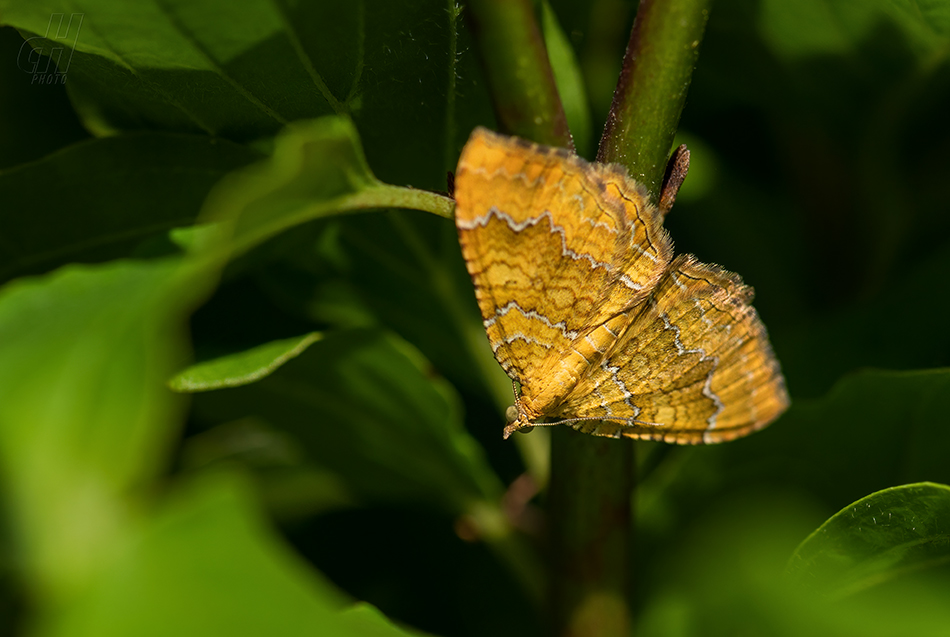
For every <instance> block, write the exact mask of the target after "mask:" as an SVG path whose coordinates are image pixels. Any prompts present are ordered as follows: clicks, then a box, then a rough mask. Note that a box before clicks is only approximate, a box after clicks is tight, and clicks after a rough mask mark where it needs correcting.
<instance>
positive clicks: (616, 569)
mask: <svg viewBox="0 0 950 637" xmlns="http://www.w3.org/2000/svg"><path fill="white" fill-rule="evenodd" d="M633 466H634V462H633V444H632V443H631V442H630V441H629V440H613V439H611V438H598V437H595V436H589V435H587V434H582V433H579V432H576V431H574V430H573V429H570V428H568V427H562V426H558V427H555V428H554V431H553V432H552V436H551V479H550V485H549V491H548V501H547V510H548V533H549V538H550V545H549V550H550V565H551V582H550V585H551V590H550V597H549V600H548V601H549V617H550V618H551V622H552V626H551V628H552V632H553V634H554V635H558V636H561V637H567V636H570V637H627V636H628V635H629V634H630V609H629V603H628V602H629V597H630V581H631V577H630V575H631V570H630V559H629V557H630V545H631V543H632V520H631V511H630V501H631V498H630V494H631V491H632V489H633V482H634V481H633Z"/></svg>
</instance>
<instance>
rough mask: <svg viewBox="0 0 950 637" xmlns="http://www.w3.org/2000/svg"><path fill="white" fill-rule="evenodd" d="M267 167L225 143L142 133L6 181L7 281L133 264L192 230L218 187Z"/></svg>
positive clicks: (2, 183)
mask: <svg viewBox="0 0 950 637" xmlns="http://www.w3.org/2000/svg"><path fill="white" fill-rule="evenodd" d="M259 157H260V153H258V152H256V151H253V150H251V149H249V148H247V147H244V146H239V145H237V144H233V143H230V142H228V141H225V140H217V141H215V140H210V139H208V138H206V137H199V136H193V135H177V134H167V133H136V134H130V135H121V136H118V137H110V138H106V139H97V140H90V141H87V142H82V143H80V144H76V145H75V146H70V147H68V148H65V149H63V150H61V151H59V152H57V153H54V154H52V155H49V156H48V157H45V158H43V159H41V160H39V161H35V162H33V163H30V164H25V165H23V166H18V167H16V168H11V169H8V170H3V171H0V201H3V206H4V210H5V211H6V213H5V214H4V215H3V217H2V218H0V280H6V279H9V278H12V277H13V276H18V275H22V274H26V273H31V272H39V271H45V270H50V269H53V268H54V267H56V266H59V265H62V264H64V263H66V262H69V261H104V260H108V259H112V258H116V257H121V256H128V254H129V252H130V250H131V248H132V247H134V246H135V245H137V244H139V243H140V242H142V241H143V240H145V239H148V238H150V237H155V236H159V235H161V234H162V233H164V232H167V231H168V230H169V229H171V228H174V227H176V226H183V225H187V224H191V223H193V222H194V220H195V217H197V215H198V210H199V209H200V207H201V203H202V201H203V200H204V198H205V196H206V195H207V194H208V191H209V190H210V189H211V186H212V185H213V184H214V182H216V181H217V180H218V179H220V178H221V177H222V176H224V175H225V174H226V173H228V172H230V171H231V170H233V169H235V168H237V167H239V166H243V165H245V164H247V163H249V162H251V161H253V160H254V159H257V158H259Z"/></svg>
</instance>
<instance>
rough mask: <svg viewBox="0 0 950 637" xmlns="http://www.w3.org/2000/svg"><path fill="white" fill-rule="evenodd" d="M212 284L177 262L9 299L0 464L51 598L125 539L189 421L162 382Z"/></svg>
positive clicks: (73, 273) (0, 326)
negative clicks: (134, 508)
mask: <svg viewBox="0 0 950 637" xmlns="http://www.w3.org/2000/svg"><path fill="white" fill-rule="evenodd" d="M205 288H206V282H205V281H203V280H202V279H201V278H200V277H196V276H195V273H194V271H193V270H192V269H191V268H189V267H185V266H183V264H182V261H181V260H180V259H171V260H163V261H156V262H151V263H137V262H116V263H112V264H109V265H108V266H101V267H71V268H68V269H63V270H60V271H57V272H56V273H54V274H52V275H50V276H48V277H43V278H36V279H22V280H18V281H15V282H14V283H11V284H9V285H7V286H6V287H5V288H4V289H3V291H2V293H0V395H2V396H3V397H4V398H3V400H2V401H0V463H2V466H3V472H4V481H5V491H6V493H7V497H8V503H9V507H10V509H11V511H12V521H13V524H14V530H15V533H16V538H17V540H18V542H19V544H20V545H21V549H22V550H23V552H24V556H25V558H24V562H25V565H26V567H27V570H28V574H29V575H30V577H31V579H32V580H34V581H33V583H34V586H35V587H36V589H37V590H38V592H39V594H40V595H41V596H45V595H54V596H55V595H57V594H59V593H62V592H64V591H68V590H71V589H72V588H73V587H74V586H78V585H82V583H83V582H84V581H85V580H86V579H87V578H88V577H89V576H90V573H91V572H93V571H95V569H96V568H97V567H98V565H99V563H100V560H101V558H102V555H103V554H104V553H106V552H108V551H109V550H110V546H111V544H112V542H113V541H114V540H115V539H116V538H117V537H119V536H120V535H121V529H122V528H124V524H125V520H126V517H127V515H128V511H127V506H128V502H127V501H126V500H125V497H126V496H127V494H128V493H129V492H130V491H131V490H133V489H134V488H137V487H141V486H142V485H144V484H147V483H148V482H149V481H150V480H152V479H154V477H155V475H156V473H157V471H158V470H159V469H160V468H161V467H162V465H163V464H164V462H165V458H166V456H167V452H168V450H169V446H170V445H171V444H172V436H173V435H174V434H175V432H176V430H177V429H178V427H179V424H180V421H181V418H182V406H183V405H182V403H181V401H180V399H178V398H176V397H175V395H174V394H172V393H171V392H170V391H169V390H168V389H167V388H166V387H165V386H164V381H165V379H167V378H168V377H169V376H170V375H171V372H172V371H173V370H174V369H175V368H176V367H177V366H179V365H180V364H181V360H182V359H183V358H184V356H185V350H184V344H183V342H182V340H181V325H182V323H183V320H184V317H185V313H186V311H187V310H188V309H189V307H190V306H191V305H193V304H194V303H195V301H196V299H197V297H198V296H199V295H200V294H202V293H203V292H204V290H205Z"/></svg>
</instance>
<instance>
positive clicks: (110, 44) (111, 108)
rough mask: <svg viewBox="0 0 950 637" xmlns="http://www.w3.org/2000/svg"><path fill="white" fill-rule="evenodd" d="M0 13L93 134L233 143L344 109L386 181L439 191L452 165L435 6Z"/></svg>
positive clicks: (152, 2) (444, 57)
mask: <svg viewBox="0 0 950 637" xmlns="http://www.w3.org/2000/svg"><path fill="white" fill-rule="evenodd" d="M51 14H52V17H51ZM0 16H2V18H0V19H2V20H3V23H4V24H9V25H12V26H14V27H16V28H17V29H19V30H20V31H21V33H23V34H24V37H25V38H27V41H28V42H29V43H30V45H31V46H32V47H33V48H34V49H35V50H36V51H37V52H38V53H42V54H44V55H48V56H51V57H52V58H53V59H54V61H55V62H58V64H59V71H60V72H61V73H64V74H67V77H68V82H66V87H67V89H68V90H69V92H70V96H71V98H72V100H73V103H74V105H75V106H76V108H77V110H78V112H79V114H80V116H81V118H82V119H83V120H84V123H85V124H86V126H87V127H89V128H91V129H92V130H94V131H96V132H97V133H100V134H104V133H114V132H115V131H120V130H130V129H132V130H141V129H161V130H168V131H176V132H190V133H202V134H206V135H211V136H216V137H224V138H227V139H231V140H234V141H240V142H246V141H252V140H256V139H259V138H262V137H268V136H271V135H273V134H275V133H276V132H277V131H278V130H279V129H280V128H282V127H283V126H285V125H286V124H288V123H290V122H292V121H296V120H299V119H306V118H314V117H320V116H323V115H343V116H347V117H349V118H352V119H353V120H354V121H355V122H356V124H357V126H358V127H359V128H360V131H361V132H362V133H363V135H364V137H365V138H366V139H367V140H368V141H369V143H368V144H367V147H368V148H370V149H371V151H370V160H371V162H372V164H373V166H374V167H375V168H376V171H377V173H378V174H379V175H381V176H382V178H383V179H384V180H386V181H389V182H391V183H398V184H407V183H412V184H414V185H415V186H416V187H421V188H439V187H442V185H443V184H444V183H445V171H446V170H449V169H451V167H452V166H453V165H454V162H455V159H456V155H455V153H456V148H455V144H454V141H455V105H454V101H455V83H456V64H457V60H456V38H457V36H456V30H457V21H458V11H456V10H454V8H452V5H448V4H447V3H446V2H444V1H443V0H420V1H417V2H413V3H412V4H411V5H410V6H407V5H404V4H403V3H380V4H374V5H372V9H369V8H367V6H366V5H365V3H363V2H342V3H337V2H298V3H274V2H270V1H268V0H246V1H244V2H240V3H234V2H229V1H227V0H162V1H159V0H144V1H141V2H136V3H134V4H132V5H127V4H125V3H116V2H114V1H112V0H82V1H81V2H78V3H76V2H73V3H66V2H63V1H61V0H60V1H58V2H51V3H44V4H42V5H38V4H36V3H35V2H32V1H30V0H2V1H0ZM61 16H64V17H65V19H64V21H63V23H62V25H60V22H59V18H60V17H61ZM70 18H72V22H70ZM80 18H81V21H80ZM51 19H52V20H53V22H54V24H53V28H52V30H51V31H50V30H49V27H50V23H51ZM67 25H68V26H69V28H68V29H67V28H66V27H67ZM48 33H55V34H57V35H56V37H55V39H54V38H52V37H51V38H50V39H47V38H46V37H45V36H46V35H47V34H48ZM22 57H24V58H26V57H27V56H26V55H25V54H24V55H23V56H22ZM39 60H40V58H39V55H38V54H36V53H34V54H33V55H31V56H29V59H25V60H18V63H19V64H20V65H21V66H22V67H24V68H26V67H32V66H33V65H35V64H39V65H40V66H39V69H40V71H42V70H43V69H45V65H46V60H45V59H43V60H42V61H39ZM199 87H200V88H199ZM407 154H409V155H410V156H411V157H413V160H412V161H409V162H407V161H406V160H405V157H406V155H407Z"/></svg>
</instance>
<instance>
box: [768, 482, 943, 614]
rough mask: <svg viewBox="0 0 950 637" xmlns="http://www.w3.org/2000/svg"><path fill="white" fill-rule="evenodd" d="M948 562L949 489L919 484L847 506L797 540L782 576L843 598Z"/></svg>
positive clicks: (876, 494) (884, 492)
mask: <svg viewBox="0 0 950 637" xmlns="http://www.w3.org/2000/svg"><path fill="white" fill-rule="evenodd" d="M948 564H950V487H947V486H945V485H941V484H932V483H928V482H922V483H918V484H909V485H904V486H900V487H893V488H890V489H884V490H883V491H878V492H877V493H872V494H871V495H869V496H867V497H866V498H862V499H860V500H858V501H857V502H855V503H853V504H850V505H848V506H847V507H845V508H844V509H842V510H841V511H839V512H838V513H836V514H835V515H833V516H832V517H831V518H829V519H828V521H826V522H825V523H824V524H822V525H821V526H820V527H819V528H818V529H817V530H816V531H815V532H814V533H812V534H811V535H810V536H808V538H807V539H806V540H805V541H804V542H802V543H801V544H800V545H799V546H798V548H797V549H796V550H795V553H793V554H792V557H791V559H790V560H789V563H788V568H787V570H786V575H787V576H788V577H790V578H791V580H792V581H794V582H797V583H798V584H800V585H801V586H804V587H808V588H812V589H817V590H820V591H823V592H826V593H827V594H829V595H832V596H833V597H843V596H845V595H849V594H852V593H854V592H857V591H861V590H864V589H867V588H869V587H872V586H877V585H880V584H882V583H885V582H887V581H889V580H892V579H895V578H898V577H901V576H906V575H907V574H908V573H909V572H913V571H925V570H928V569H932V568H935V567H939V566H942V567H946V566H947V565H948Z"/></svg>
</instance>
